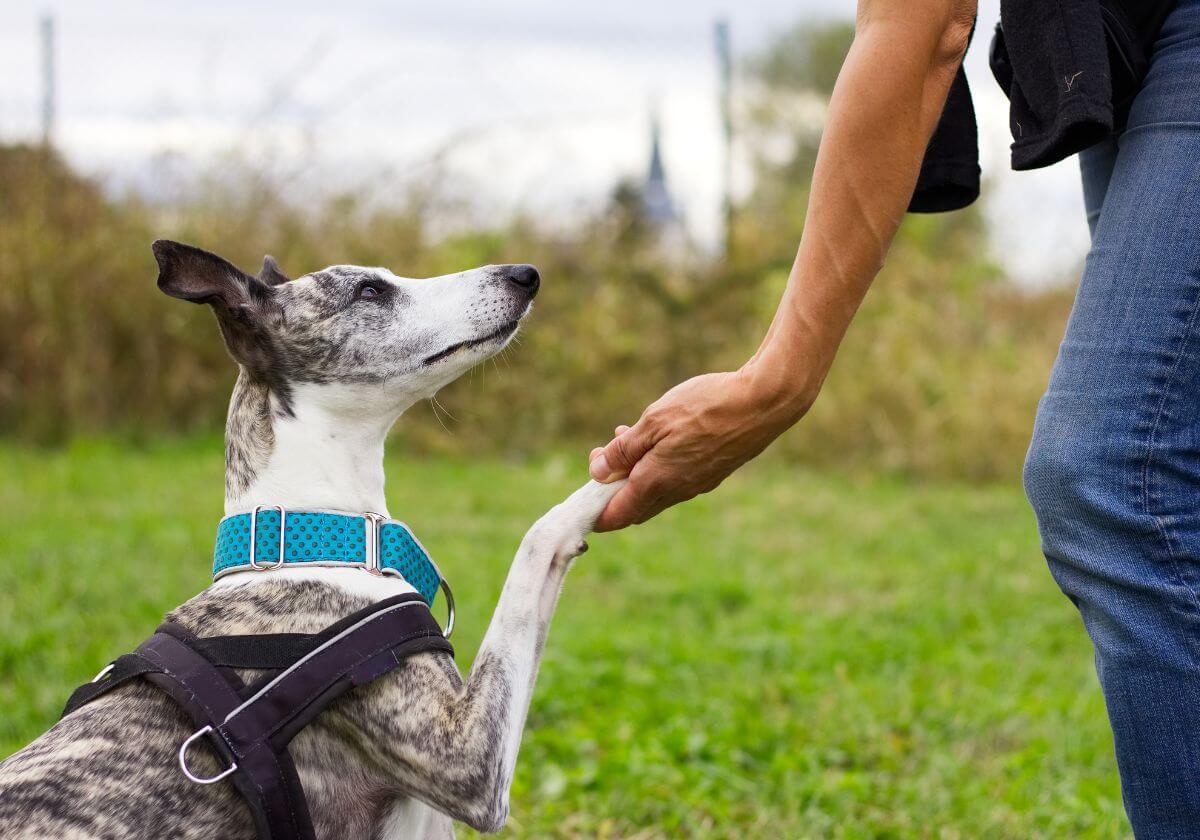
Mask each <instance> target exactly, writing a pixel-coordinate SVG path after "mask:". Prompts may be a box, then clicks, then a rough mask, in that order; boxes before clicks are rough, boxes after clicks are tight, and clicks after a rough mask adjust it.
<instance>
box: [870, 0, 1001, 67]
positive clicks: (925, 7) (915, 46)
mask: <svg viewBox="0 0 1200 840" xmlns="http://www.w3.org/2000/svg"><path fill="white" fill-rule="evenodd" d="M977 10H978V0H860V2H859V5H858V16H857V22H856V24H855V30H856V31H855V40H858V39H859V38H860V37H863V36H868V37H869V36H870V35H874V36H876V37H875V39H873V40H880V39H882V40H883V41H888V42H892V43H897V42H900V43H906V44H908V45H909V49H911V50H913V52H912V54H913V55H914V57H915V56H916V55H921V56H924V58H922V63H924V62H925V61H926V60H927V61H928V64H929V68H930V70H931V71H933V72H939V71H943V70H945V69H950V68H953V69H957V68H958V66H959V65H960V64H962V60H963V57H964V56H965V55H966V54H967V46H968V45H969V44H970V42H971V33H972V31H973V30H974V28H975V14H976V11H977Z"/></svg>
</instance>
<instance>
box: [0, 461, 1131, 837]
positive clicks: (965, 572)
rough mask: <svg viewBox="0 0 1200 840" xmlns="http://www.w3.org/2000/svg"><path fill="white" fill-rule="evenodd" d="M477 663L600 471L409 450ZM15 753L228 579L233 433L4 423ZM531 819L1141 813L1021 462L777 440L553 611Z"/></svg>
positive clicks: (3, 723) (534, 740)
mask: <svg viewBox="0 0 1200 840" xmlns="http://www.w3.org/2000/svg"><path fill="white" fill-rule="evenodd" d="M389 467H390V469H389V474H390V477H391V482H390V484H391V495H390V502H391V506H392V511H393V513H395V514H397V515H399V516H401V517H402V518H405V519H407V520H408V521H409V522H410V524H412V525H413V526H414V528H415V529H416V531H417V533H418V534H420V536H421V539H422V540H423V541H424V542H425V544H426V545H427V546H428V547H429V548H430V550H431V551H432V553H433V554H434V556H435V557H437V558H438V559H439V561H440V563H441V566H442V568H443V570H444V571H445V572H446V574H447V575H448V576H449V577H450V578H451V581H452V582H453V584H454V588H455V592H456V594H457V595H458V600H459V605H460V616H459V618H460V625H459V628H460V629H459V631H458V632H457V633H456V638H455V641H456V642H457V644H458V648H459V651H460V653H459V660H460V663H461V665H462V666H463V667H464V670H465V668H466V667H467V666H468V664H469V660H470V657H471V655H472V653H473V651H474V649H475V646H476V645H477V643H478V641H479V639H480V637H481V636H482V633H483V630H484V628H485V626H486V623H487V621H488V618H489V616H490V614H491V610H492V607H493V605H494V603H495V600H496V597H497V594H498V592H499V588H500V585H501V582H502V580H503V577H504V575H505V572H506V571H507V568H508V564H509V561H510V559H511V555H512V551H513V549H514V548H515V546H516V544H517V542H518V540H519V539H520V536H521V534H522V533H523V532H524V529H525V528H526V527H527V526H528V525H529V524H530V523H531V522H533V521H534V519H536V518H537V517H538V516H539V515H540V514H541V512H542V511H543V510H545V509H546V508H547V507H549V506H550V505H551V504H553V503H554V502H556V501H557V500H558V499H560V498H561V497H562V496H563V495H564V494H565V493H566V492H567V491H569V490H570V489H571V488H572V487H573V486H574V485H575V484H576V483H578V482H579V480H580V478H581V467H580V464H579V463H578V459H575V458H571V459H567V458H560V459H551V460H547V461H544V462H542V463H539V464H533V465H529V464H510V463H504V462H499V461H487V462H482V463H479V462H468V461H456V460H436V461H418V462H411V461H403V460H400V459H398V458H397V459H393V460H392V462H391V463H390V465H389ZM0 475H2V476H3V479H0V710H3V711H2V712H0V755H6V754H8V753H9V752H11V751H13V750H15V749H17V748H19V747H20V746H21V745H23V744H24V743H25V742H26V741H28V740H29V739H31V738H33V737H35V736H36V735H37V734H38V733H39V732H41V731H42V730H43V729H44V728H45V727H47V726H48V725H49V724H50V723H51V722H53V721H54V719H55V718H56V716H57V714H58V711H59V709H60V708H61V705H62V702H63V700H64V699H65V698H66V696H67V694H68V692H69V690H70V689H71V688H72V687H74V686H75V685H76V684H77V683H79V682H81V681H83V680H85V679H88V678H90V677H91V676H92V675H93V674H94V673H95V672H96V671H97V670H98V669H99V668H100V667H101V666H102V665H103V664H104V663H105V662H107V661H108V660H109V658H111V657H112V656H113V655H115V654H117V653H121V652H124V651H125V650H127V649H129V648H130V647H132V646H134V645H136V644H137V643H138V642H139V641H140V640H141V639H142V638H143V637H144V636H145V635H146V634H147V633H148V632H149V631H150V630H151V629H152V628H153V626H154V624H155V623H156V621H157V620H158V618H159V617H160V616H161V614H162V613H163V612H164V611H165V610H167V609H168V608H170V607H171V606H173V605H175V604H176V603H178V602H180V601H182V600H184V599H185V598H187V597H189V596H190V595H191V594H193V593H195V592H196V591H197V590H199V589H200V588H201V587H203V586H204V585H205V584H206V581H207V578H206V568H207V563H208V557H209V554H210V551H211V539H212V535H213V531H214V527H215V525H216V521H217V518H218V517H219V515H220V513H221V509H220V487H221V464H220V454H219V447H218V445H217V444H215V443H212V444H210V443H203V444H200V443H197V444H190V445H173V446H169V447H166V446H165V447H152V448H150V449H146V450H140V451H129V450H121V449H117V448H112V447H105V446H95V445H92V446H77V447H75V448H73V449H71V450H68V451H65V452H56V453H45V452H38V453H30V452H23V451H19V450H17V449H14V448H0ZM507 833H508V835H509V836H513V837H547V836H555V837H557V836H571V837H618V836H638V837H658V836H665V837H679V836H693V837H729V838H734V837H736V838H743V837H747V838H749V837H763V838H781V837H938V838H959V837H961V838H976V837H1013V838H1028V837H1038V836H1042V837H1121V836H1127V828H1126V825H1125V822H1124V817H1123V815H1122V811H1121V806H1120V795H1119V790H1118V786H1117V777H1116V771H1115V765H1114V761H1113V758H1112V743H1111V736H1110V735H1109V732H1108V728H1107V724H1106V721H1105V717H1104V709H1103V703H1102V701H1101V697H1100V692H1099V689H1098V687H1097V685H1096V679H1095V676H1094V674H1093V671H1092V665H1091V648H1090V645H1089V643H1088V641H1087V638H1086V636H1085V634H1084V632H1083V630H1082V627H1081V625H1080V622H1079V620H1078V617H1077V615H1076V614H1075V612H1074V610H1073V609H1072V608H1071V607H1070V605H1069V604H1068V603H1067V601H1066V600H1065V599H1064V598H1063V597H1062V596H1061V595H1060V594H1059V593H1058V591H1057V590H1056V589H1055V587H1054V584H1053V583H1052V582H1051V580H1050V577H1049V575H1048V574H1047V572H1046V571H1045V567H1044V565H1043V561H1042V559H1041V557H1040V555H1039V553H1038V550H1037V540H1036V535H1035V532H1034V526H1033V521H1032V517H1031V515H1030V514H1029V512H1028V510H1027V508H1026V505H1025V502H1024V500H1023V498H1022V496H1021V493H1020V490H1019V488H1017V487H1015V486H1013V487H1009V486H1005V487H993V488H972V487H966V486H960V485H927V484H925V485H912V484H904V483H898V482H893V481H883V480H870V481H867V480H861V481H860V480H850V479H844V478H839V477H836V476H832V475H826V474H814V473H809V472H803V471H797V470H793V469H787V468H784V467H782V466H779V465H770V464H768V465H762V466H759V467H756V468H752V469H749V470H746V471H744V472H743V473H742V474H740V475H739V476H736V477H735V478H734V479H733V480H731V481H730V482H728V483H727V485H726V486H725V487H723V488H722V489H721V491H720V492H718V493H717V494H715V495H713V496H709V497H706V498H702V499H699V500H697V501H695V502H693V503H691V504H689V505H687V506H685V507H683V508H680V509H677V510H675V511H672V512H671V513H669V514H667V515H664V516H663V517H660V518H659V519H658V520H655V521H654V522H653V523H651V524H649V525H646V526H643V527H641V528H637V529H634V530H631V531H628V532H623V533H621V534H615V535H603V536H597V537H594V538H593V539H592V551H591V552H590V553H589V554H587V555H585V556H584V557H583V558H582V559H581V560H580V562H579V563H578V564H577V566H576V568H575V570H574V571H573V572H572V574H571V576H570V578H569V580H568V583H567V588H566V592H565V594H564V597H563V599H562V602H561V605H560V608H559V611H558V615H557V617H556V619H555V624H554V628H553V631H552V632H551V635H550V642H549V645H548V647H547V651H546V658H545V662H544V664H543V666H542V675H541V679H540V681H539V683H538V686H537V692H536V696H535V698H534V703H533V709H532V711H531V713H530V716H529V728H528V731H527V732H526V736H525V742H524V746H523V748H522V752H521V760H520V764H519V767H518V771H517V778H516V782H515V785H514V792H513V809H512V819H511V821H510V824H509V829H508V832H507Z"/></svg>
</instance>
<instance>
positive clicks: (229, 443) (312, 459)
mask: <svg viewBox="0 0 1200 840" xmlns="http://www.w3.org/2000/svg"><path fill="white" fill-rule="evenodd" d="M405 407H407V406H399V407H398V406H396V405H395V400H394V398H387V397H385V396H383V395H382V394H380V389H379V388H378V387H371V386H366V385H302V386H293V387H291V388H290V389H289V392H288V394H287V398H286V400H284V399H282V398H281V396H280V395H279V394H277V393H275V392H273V391H272V390H271V389H270V388H269V387H267V386H266V385H264V384H262V383H259V382H257V381H255V380H254V379H253V378H252V377H251V376H250V375H249V374H247V373H246V371H244V370H243V371H242V373H241V375H240V376H239V377H238V381H237V384H236V385H235V386H234V393H233V399H232V401H231V402H230V407H229V417H228V421H227V423H226V429H225V513H226V514H231V513H240V512H244V511H248V510H251V509H252V508H254V507H255V506H257V505H281V506H283V507H285V508H288V509H291V510H314V509H333V510H346V511H354V512H358V511H373V512H375V513H381V514H384V515H385V516H386V515H388V511H387V501H386V500H385V498H384V475H383V450H384V440H385V438H386V437H387V432H388V429H389V428H391V425H392V423H394V422H395V420H396V418H397V417H398V416H399V415H400V413H401V412H402V411H403V409H404V408H405Z"/></svg>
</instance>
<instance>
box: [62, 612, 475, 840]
mask: <svg viewBox="0 0 1200 840" xmlns="http://www.w3.org/2000/svg"><path fill="white" fill-rule="evenodd" d="M433 650H439V651H445V652H446V653H449V654H450V655H452V656H453V655H454V648H453V647H452V646H451V645H450V642H448V641H447V640H446V638H445V637H444V636H443V635H442V630H441V628H440V627H439V626H438V624H437V622H436V621H435V620H434V618H433V615H432V614H431V613H430V611H429V607H428V605H427V604H426V603H425V601H424V600H422V598H421V596H420V595H418V594H416V593H412V594H407V595H398V596H396V597H394V598H388V599H387V600H384V601H380V602H379V603H377V604H374V605H372V606H370V607H368V608H366V609H364V610H361V611H359V612H356V613H354V614H353V615H350V616H347V617H346V618H343V619H342V620H341V621H339V622H337V623H336V624H333V625H331V626H330V627H327V628H326V629H325V630H323V631H321V632H320V633H276V634H268V635H261V636H208V637H203V638H201V637H198V636H195V635H193V634H192V633H191V632H189V631H188V630H186V629H185V628H183V627H181V626H180V625H178V624H174V623H171V622H167V623H165V624H162V625H161V626H160V627H159V628H158V630H157V631H155V633H154V635H153V636H151V637H150V638H149V639H147V640H146V641H145V642H143V643H142V644H141V646H139V647H138V649H137V650H136V651H134V652H133V653H129V654H125V655H124V656H122V657H120V658H118V659H117V660H115V661H114V662H113V663H112V664H111V665H110V666H109V667H108V668H106V669H105V670H104V671H103V672H101V675H100V676H99V677H97V678H96V680H95V681H93V682H90V683H87V684H85V685H82V686H80V687H79V688H77V689H76V690H75V692H74V693H73V694H72V695H71V698H70V700H68V701H67V706H66V708H65V709H64V710H63V716H64V717H65V716H66V715H69V714H70V713H71V712H73V711H75V710H76V709H78V708H80V707H81V706H83V705H85V704H86V703H89V702H91V701H92V700H95V699H96V698H97V697H100V696H101V695H103V694H107V693H108V692H110V691H112V690H113V689H115V688H117V687H118V686H121V685H124V684H125V683H127V682H129V681H130V680H134V679H144V680H146V681H147V682H149V683H150V684H151V685H154V686H156V687H157V688H159V689H161V690H162V691H164V692H166V693H167V695H168V696H170V697H171V699H173V700H174V701H175V702H176V703H178V704H179V706H180V707H181V708H183V710H184V711H185V712H187V714H188V715H189V716H190V717H191V719H192V721H193V722H194V723H195V725H196V726H197V727H198V728H197V729H196V731H195V732H194V733H192V735H190V736H189V737H188V738H187V740H185V741H184V742H183V744H182V746H181V747H180V748H179V766H180V768H181V769H182V770H183V773H184V775H185V776H187V778H188V779H190V780H191V781H193V782H196V783H198V784H212V783H214V782H219V781H221V780H222V779H225V778H229V779H230V781H232V782H233V784H234V785H235V786H236V787H237V789H238V790H239V791H240V792H241V794H242V797H243V798H244V799H245V800H246V804H247V805H249V806H250V811H251V813H252V814H253V815H254V824H255V826H256V827H257V829H258V836H259V838H261V840H313V838H314V834H313V826H312V819H311V817H310V816H309V813H308V805H307V802H306V801H305V798H304V790H303V788H302V787H301V786H300V779H299V776H298V775H297V774H296V766H295V764H293V763H292V759H291V756H290V755H289V754H288V750H287V748H288V744H289V743H290V742H291V740H292V738H293V737H295V735H296V733H297V732H299V731H300V730H301V729H303V728H304V727H305V726H307V725H308V723H309V722H310V721H311V720H312V719H313V718H315V717H316V716H317V715H318V714H319V713H320V712H321V711H322V710H323V709H324V708H325V707H326V706H328V705H329V704H330V703H331V702H332V701H333V700H334V699H335V698H337V697H338V696H340V695H341V694H343V693H345V692H346V691H349V690H350V689H351V688H354V687H355V686H359V685H364V684H366V683H369V682H371V681H372V680H374V679H378V678H379V677H381V676H383V675H384V674H386V673H388V672H389V671H391V670H393V669H395V668H397V667H399V665H400V664H401V663H403V662H404V660H405V659H406V658H407V657H409V656H412V655H413V654H416V653H422V652H425V651H433ZM236 668H250V669H261V670H265V671H267V672H268V673H267V674H265V675H264V676H263V677H261V678H260V679H258V680H255V681H254V682H252V683H251V684H250V685H246V684H245V683H244V682H243V681H242V680H241V679H240V678H239V677H238V675H237V674H236V673H235V672H234V669H236ZM201 739H204V740H207V742H208V743H209V744H210V745H211V746H212V747H213V748H214V752H215V753H216V755H217V756H218V757H219V759H220V762H221V766H222V767H223V768H224V769H223V770H222V771H221V772H220V773H218V774H217V775H215V776H211V777H201V776H196V775H195V774H194V773H192V771H191V770H190V769H189V768H188V751H189V750H190V749H191V748H192V745H193V744H195V743H196V742H197V741H199V740H201Z"/></svg>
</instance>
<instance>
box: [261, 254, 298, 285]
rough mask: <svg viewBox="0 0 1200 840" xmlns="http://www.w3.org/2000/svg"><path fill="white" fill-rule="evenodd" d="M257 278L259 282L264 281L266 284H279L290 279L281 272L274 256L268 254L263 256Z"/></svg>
mask: <svg viewBox="0 0 1200 840" xmlns="http://www.w3.org/2000/svg"><path fill="white" fill-rule="evenodd" d="M258 279H259V282H262V283H266V284H267V285H268V286H279V285H281V284H283V283H290V282H291V280H292V278H291V277H288V276H287V275H286V274H284V273H283V269H281V268H280V267H279V263H277V262H275V258H274V257H272V256H271V255H270V254H268V255H267V256H265V257H263V264H262V270H261V271H259V272H258Z"/></svg>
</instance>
